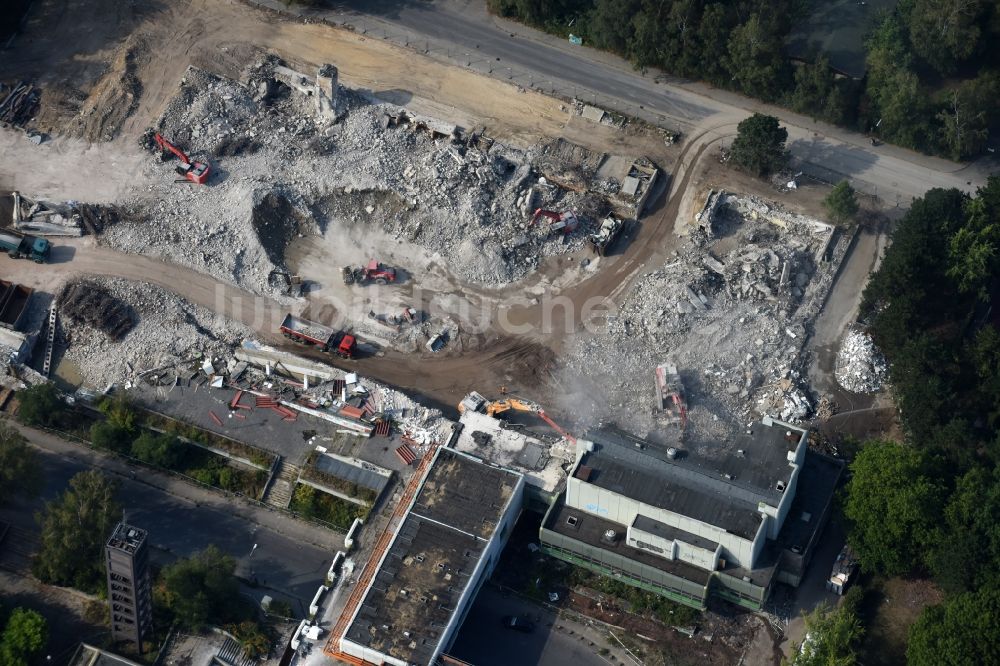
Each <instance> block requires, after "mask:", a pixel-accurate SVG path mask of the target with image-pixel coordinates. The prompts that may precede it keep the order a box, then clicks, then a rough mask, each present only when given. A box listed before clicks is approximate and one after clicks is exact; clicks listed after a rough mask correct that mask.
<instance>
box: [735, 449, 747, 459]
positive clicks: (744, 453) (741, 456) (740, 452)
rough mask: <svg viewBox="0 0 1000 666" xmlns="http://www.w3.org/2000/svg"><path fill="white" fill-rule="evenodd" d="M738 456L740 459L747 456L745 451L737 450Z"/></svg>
mask: <svg viewBox="0 0 1000 666" xmlns="http://www.w3.org/2000/svg"><path fill="white" fill-rule="evenodd" d="M736 455H737V456H739V457H740V458H743V457H744V456H745V455H746V451H744V450H743V449H736Z"/></svg>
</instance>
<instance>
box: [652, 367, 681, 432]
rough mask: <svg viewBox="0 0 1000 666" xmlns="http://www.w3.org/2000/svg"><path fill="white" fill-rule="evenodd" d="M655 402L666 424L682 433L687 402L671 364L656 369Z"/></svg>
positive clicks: (677, 374) (678, 377) (678, 375)
mask: <svg viewBox="0 0 1000 666" xmlns="http://www.w3.org/2000/svg"><path fill="white" fill-rule="evenodd" d="M656 401H657V404H658V405H659V407H660V412H661V413H662V415H663V416H664V418H665V419H666V421H667V423H669V424H670V425H674V426H678V427H680V429H681V431H683V430H684V428H685V427H686V426H687V401H686V400H685V399H684V387H683V386H682V385H681V376H680V373H678V372H677V366H676V365H674V364H672V363H663V364H661V365H659V366H657V368H656Z"/></svg>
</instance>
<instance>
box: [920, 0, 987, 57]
mask: <svg viewBox="0 0 1000 666" xmlns="http://www.w3.org/2000/svg"><path fill="white" fill-rule="evenodd" d="M979 13H980V2H979V0H913V3H912V7H911V8H910V9H909V26H910V43H911V44H913V49H914V51H916V53H917V55H919V56H920V57H921V58H923V59H924V60H925V61H926V62H927V63H928V64H929V65H930V66H931V67H933V68H934V69H936V70H937V71H938V72H940V73H941V74H950V73H951V72H953V71H954V70H955V67H956V65H957V64H958V63H960V62H962V61H964V60H966V59H967V58H968V57H969V56H971V55H972V54H973V53H974V52H975V51H976V49H977V47H978V43H979V36H980V32H981V31H980V28H979V25H978V24H977V19H978V17H979Z"/></svg>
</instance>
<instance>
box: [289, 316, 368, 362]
mask: <svg viewBox="0 0 1000 666" xmlns="http://www.w3.org/2000/svg"><path fill="white" fill-rule="evenodd" d="M279 328H280V330H281V334H282V335H284V336H285V337H286V338H288V339H289V340H294V341H295V342H300V343H302V344H307V345H315V346H316V347H319V348H320V349H322V350H323V351H325V352H327V353H330V354H336V355H337V356H340V357H342V358H354V353H355V352H356V351H357V344H358V343H357V339H356V338H355V337H354V336H353V335H351V334H349V333H347V332H345V331H338V330H336V329H333V328H330V327H329V326H324V325H323V324H317V323H316V322H314V321H309V320H308V319H302V318H300V317H296V316H295V315H293V314H287V315H285V319H284V321H282V322H281V326H280V327H279Z"/></svg>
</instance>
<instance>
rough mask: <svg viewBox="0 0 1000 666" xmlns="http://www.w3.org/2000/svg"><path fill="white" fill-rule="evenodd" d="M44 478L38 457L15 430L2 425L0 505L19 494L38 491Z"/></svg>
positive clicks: (0, 430)
mask: <svg viewBox="0 0 1000 666" xmlns="http://www.w3.org/2000/svg"><path fill="white" fill-rule="evenodd" d="M41 480H42V476H41V472H40V471H39V467H38V456H37V454H36V453H35V451H34V450H33V449H32V448H31V447H30V446H28V442H27V440H25V439H24V437H23V436H22V435H21V433H19V432H18V431H17V430H15V429H14V428H12V427H10V426H9V425H7V424H5V423H3V424H0V504H3V503H4V502H6V501H8V500H10V499H11V498H12V497H13V496H14V495H18V494H28V495H30V494H34V493H36V492H37V491H38V488H39V485H40V484H41Z"/></svg>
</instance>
